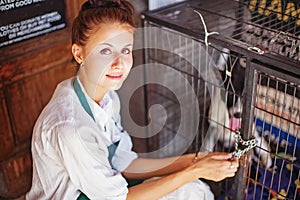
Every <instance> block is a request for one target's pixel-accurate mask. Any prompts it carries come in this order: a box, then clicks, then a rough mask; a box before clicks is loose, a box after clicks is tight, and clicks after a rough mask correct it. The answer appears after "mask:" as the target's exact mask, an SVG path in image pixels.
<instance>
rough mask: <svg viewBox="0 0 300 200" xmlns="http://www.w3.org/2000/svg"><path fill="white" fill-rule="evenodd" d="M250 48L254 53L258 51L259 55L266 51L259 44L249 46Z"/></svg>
mask: <svg viewBox="0 0 300 200" xmlns="http://www.w3.org/2000/svg"><path fill="white" fill-rule="evenodd" d="M248 50H249V51H251V52H253V53H257V54H259V55H262V54H264V53H265V51H264V50H262V49H261V48H259V47H257V46H255V47H248Z"/></svg>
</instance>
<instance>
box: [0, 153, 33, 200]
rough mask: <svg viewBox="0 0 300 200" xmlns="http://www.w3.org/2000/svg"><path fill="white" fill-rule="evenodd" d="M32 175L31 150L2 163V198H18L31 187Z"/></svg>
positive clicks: (0, 179) (0, 193)
mask: <svg viewBox="0 0 300 200" xmlns="http://www.w3.org/2000/svg"><path fill="white" fill-rule="evenodd" d="M31 176H32V172H31V155H30V152H27V153H23V154H20V155H17V156H15V157H13V158H11V159H9V160H7V161H5V162H2V163H0V186H1V187H0V198H1V197H4V198H7V199H8V198H16V197H19V196H20V195H22V194H24V193H25V192H26V191H28V190H29V189H30V186H31ZM1 199H2V198H1Z"/></svg>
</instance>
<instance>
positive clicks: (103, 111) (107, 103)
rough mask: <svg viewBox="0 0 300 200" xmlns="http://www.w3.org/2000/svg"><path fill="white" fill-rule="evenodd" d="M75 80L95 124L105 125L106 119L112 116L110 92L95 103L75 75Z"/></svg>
mask: <svg viewBox="0 0 300 200" xmlns="http://www.w3.org/2000/svg"><path fill="white" fill-rule="evenodd" d="M76 78H77V81H78V83H79V85H80V87H81V89H82V91H83V94H84V96H85V98H86V99H87V102H88V104H89V106H90V108H91V111H92V113H93V116H94V118H95V121H96V123H97V124H100V125H101V126H102V127H104V126H105V125H106V123H107V122H108V120H109V119H110V118H112V114H113V113H112V110H113V109H112V99H111V97H110V92H107V93H106V94H105V96H104V97H103V99H102V100H101V101H100V102H99V103H96V102H95V101H94V100H93V99H92V98H91V97H90V96H89V95H88V94H87V93H86V91H85V89H84V87H83V85H82V83H81V82H80V79H79V77H78V76H77V77H76Z"/></svg>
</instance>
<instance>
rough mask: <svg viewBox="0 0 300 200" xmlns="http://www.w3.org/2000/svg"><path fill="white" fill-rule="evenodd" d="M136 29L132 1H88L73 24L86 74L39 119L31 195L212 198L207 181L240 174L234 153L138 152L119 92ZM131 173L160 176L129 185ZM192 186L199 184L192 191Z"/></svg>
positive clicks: (64, 86) (63, 88) (61, 88)
mask: <svg viewBox="0 0 300 200" xmlns="http://www.w3.org/2000/svg"><path fill="white" fill-rule="evenodd" d="M134 26H135V22H134V10H133V6H132V5H131V4H130V3H129V2H128V1H125V0H111V1H109V0H89V1H87V2H86V3H84V4H83V6H82V9H81V11H80V12H79V15H78V17H77V18H76V19H75V21H74V23H73V29H72V42H73V45H72V54H73V56H74V59H75V60H76V62H77V63H78V65H79V66H80V67H79V70H78V75H77V76H76V77H73V78H71V79H68V80H66V81H63V82H62V83H60V84H59V85H58V86H57V88H56V90H55V92H54V94H53V97H52V99H51V100H50V102H49V103H48V105H47V106H46V107H45V108H44V110H43V111H42V113H41V114H40V116H39V118H38V120H37V122H36V125H35V127H34V132H33V138H32V157H33V180H32V187H31V190H30V191H29V192H28V193H27V195H26V198H27V199H34V200H36V199H77V198H81V197H87V198H89V199H135V200H136V199H147V200H150V199H159V198H162V199H163V198H167V199H168V198H169V197H171V196H172V195H173V196H174V195H175V196H176V195H177V196H176V197H175V198H177V199H178V198H180V197H179V196H180V195H182V194H184V195H185V197H187V196H186V195H193V194H194V195H196V196H197V195H199V194H202V195H203V197H204V198H210V197H212V194H211V192H210V190H209V188H208V187H207V185H205V184H204V183H202V182H200V181H199V180H198V179H199V178H204V179H207V180H213V181H219V180H222V179H224V178H226V177H232V176H234V174H235V172H236V170H237V167H238V161H237V160H236V159H233V160H230V161H229V160H228V158H230V157H231V155H230V154H228V153H211V154H208V155H205V156H204V155H202V156H199V159H195V158H194V157H195V156H194V155H192V154H188V155H183V156H181V157H177V158H165V159H146V158H138V156H137V154H136V153H135V152H133V151H132V150H131V149H132V143H131V140H130V137H129V135H128V133H127V132H126V131H124V130H123V129H122V127H121V125H120V115H119V111H120V103H119V99H118V96H117V94H116V92H114V90H117V89H119V88H120V87H121V85H122V83H123V81H124V80H125V78H126V77H127V75H128V73H129V71H130V69H131V67H132V63H133V59H132V49H133V32H134ZM153 177H161V178H153ZM125 178H127V179H149V178H153V179H150V180H148V181H145V182H143V183H142V184H138V185H135V186H133V187H129V188H128V187H127V182H126V179H125ZM189 186H191V187H193V188H197V189H194V191H189V192H188V193H184V191H186V189H188V188H189ZM197 197H199V196H197ZM190 198H191V199H192V198H194V197H193V196H190Z"/></svg>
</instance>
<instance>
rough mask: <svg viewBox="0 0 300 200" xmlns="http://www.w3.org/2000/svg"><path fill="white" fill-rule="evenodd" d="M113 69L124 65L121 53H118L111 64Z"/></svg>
mask: <svg viewBox="0 0 300 200" xmlns="http://www.w3.org/2000/svg"><path fill="white" fill-rule="evenodd" d="M111 67H112V68H113V69H119V68H121V67H122V58H121V56H120V55H116V56H115V58H114V61H113V63H112V66H111Z"/></svg>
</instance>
